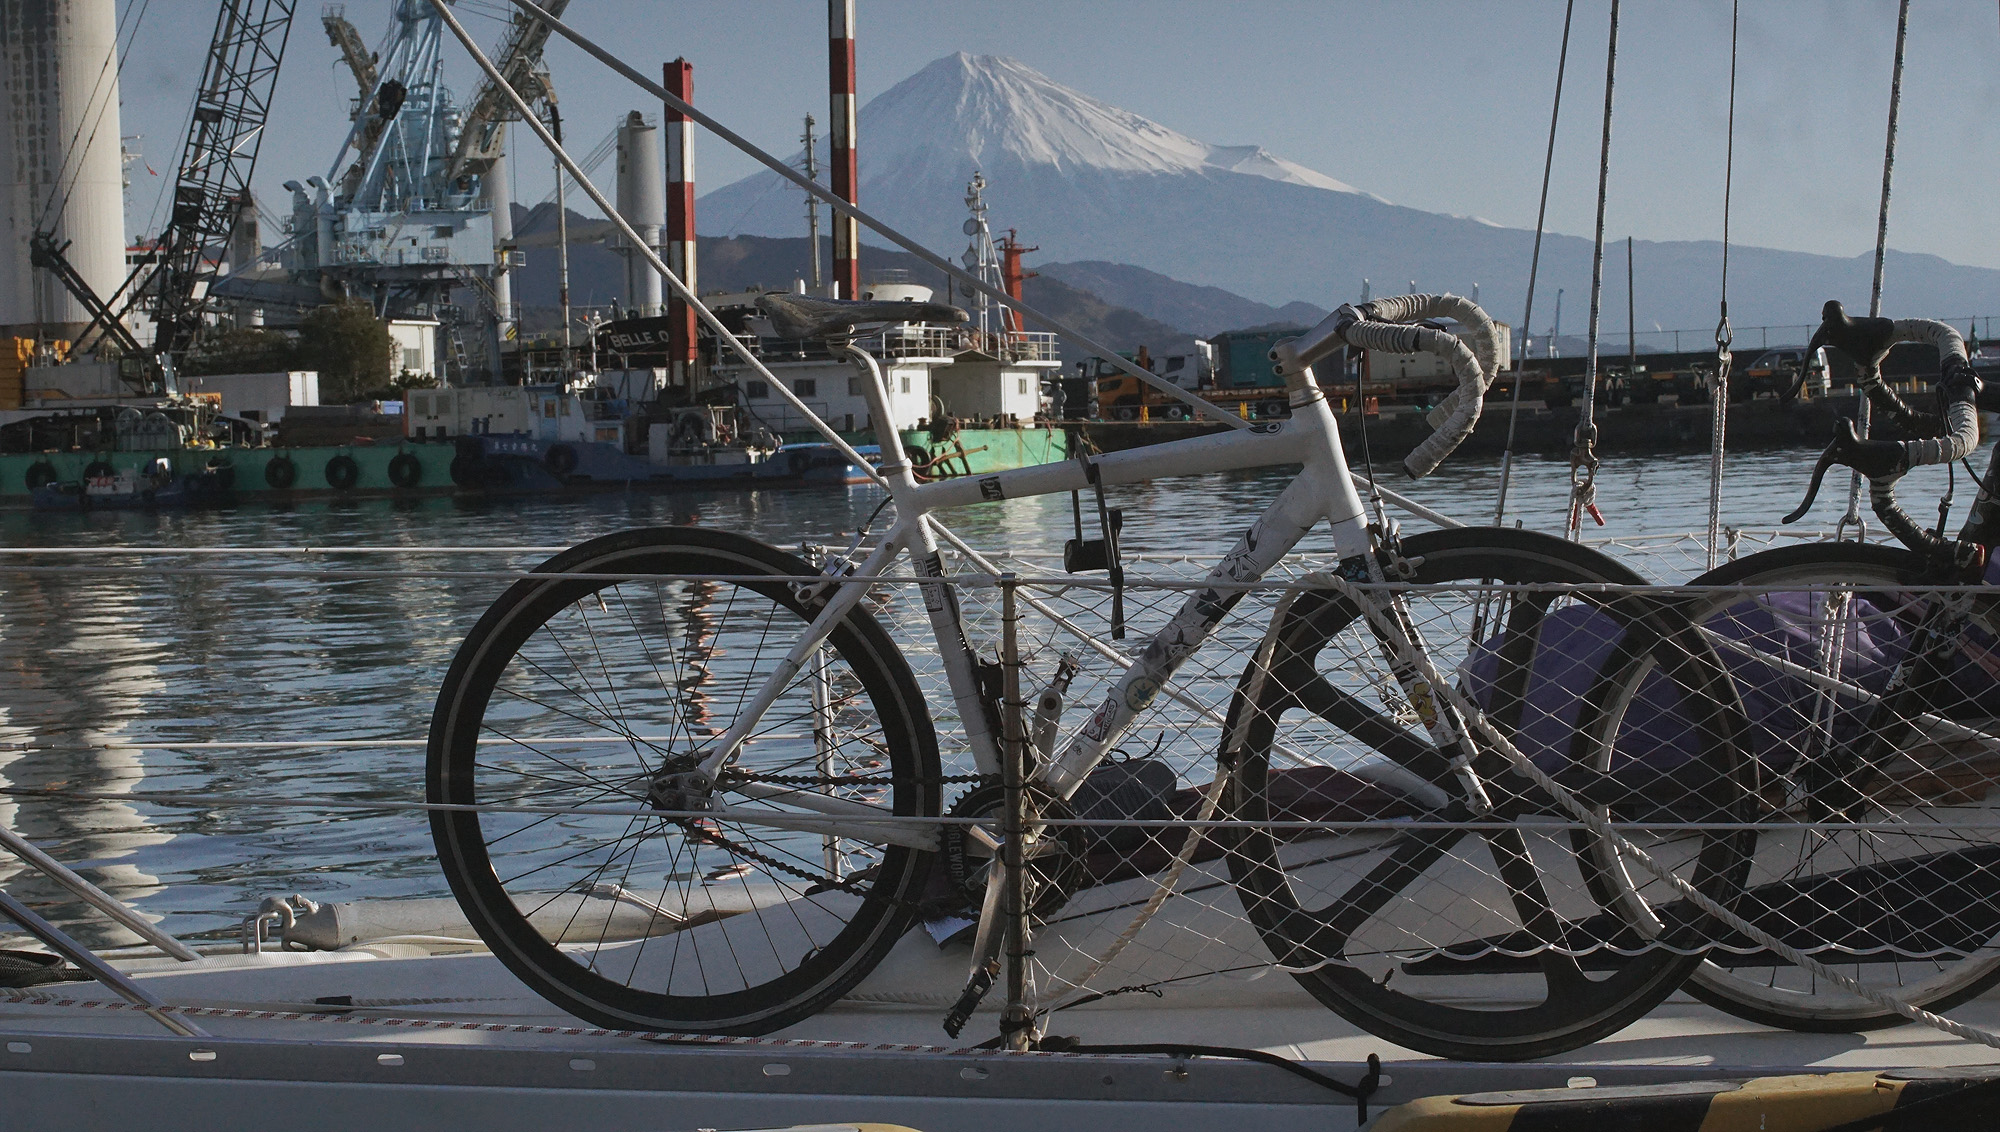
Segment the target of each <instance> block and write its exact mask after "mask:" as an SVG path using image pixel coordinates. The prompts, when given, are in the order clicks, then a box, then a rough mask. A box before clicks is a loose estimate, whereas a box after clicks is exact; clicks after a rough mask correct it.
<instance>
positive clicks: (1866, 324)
mask: <svg viewBox="0 0 2000 1132" xmlns="http://www.w3.org/2000/svg"><path fill="white" fill-rule="evenodd" d="M1819 320H1820V321H1819V329H1818V330H1816V331H1814V332H1813V336H1812V341H1811V342H1809V343H1807V344H1806V357H1812V354H1813V351H1814V350H1817V349H1819V348H1820V347H1821V346H1832V347H1834V348H1835V349H1837V350H1839V351H1840V352H1842V353H1844V354H1846V355H1847V356H1848V357H1850V358H1853V359H1854V360H1855V362H1856V363H1857V364H1859V365H1860V366H1861V368H1862V369H1864V370H1866V369H1874V368H1876V367H1877V366H1879V365H1881V364H1882V359H1883V358H1885V357H1888V356H1889V347H1890V346H1893V345H1895V343H1896V323H1895V321H1894V320H1892V319H1887V318H1850V317H1848V314H1847V311H1846V309H1845V308H1843V307H1842V306H1841V305H1840V300H1838V299H1828V300H1827V301H1826V306H1824V307H1822V308H1821V309H1820V312H1819Z"/></svg>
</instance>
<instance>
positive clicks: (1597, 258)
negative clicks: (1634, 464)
mask: <svg viewBox="0 0 2000 1132" xmlns="http://www.w3.org/2000/svg"><path fill="white" fill-rule="evenodd" d="M1618 3H1619V0H1611V32H1610V35H1609V37H1608V38H1607V40H1606V42H1605V47H1604V136H1603V140H1602V141H1601V142H1600V143H1599V145H1598V151H1597V235H1596V239H1595V242H1594V243H1593V244H1592V247H1591V253H1590V351H1589V357H1588V360H1587V361H1585V363H1584V382H1583V412H1582V415H1581V416H1580V417H1579V418H1578V420H1577V422H1576V442H1575V446H1574V447H1573V448H1572V449H1571V450H1570V457H1569V516H1568V521H1567V523H1566V524H1565V526H1564V530H1565V533H1566V534H1567V535H1568V537H1570V538H1572V539H1574V538H1576V537H1578V536H1579V535H1580V534H1581V533H1582V530H1581V528H1582V525H1583V516H1584V514H1585V513H1588V514H1589V515H1590V517H1591V518H1592V519H1595V520H1596V521H1597V525H1598V526H1600V527H1601V526H1603V525H1604V516H1603V515H1602V514H1601V513H1599V512H1598V510H1597V465H1598V459H1597V331H1598V322H1599V319H1600V318H1601V317H1602V315H1603V313H1604V312H1603V305H1604V201H1605V196H1606V193H1607V190H1608V189H1609V187H1610V182H1611V103H1612V95H1613V94H1614V92H1615V90H1616V86H1617V79H1618Z"/></svg>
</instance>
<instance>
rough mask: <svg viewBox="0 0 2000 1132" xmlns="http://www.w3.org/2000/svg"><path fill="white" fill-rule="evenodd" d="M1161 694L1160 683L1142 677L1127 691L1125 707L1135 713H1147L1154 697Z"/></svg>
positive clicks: (1133, 682)
mask: <svg viewBox="0 0 2000 1132" xmlns="http://www.w3.org/2000/svg"><path fill="white" fill-rule="evenodd" d="M1159 694H1160V682H1159V681H1158V680H1154V679H1152V678H1151V677H1148V676H1141V677H1139V678H1138V679H1137V680H1134V681H1132V683H1131V684H1130V685H1129V686H1128V687H1127V688H1126V689H1125V706H1126V707H1128V708H1130V709H1132V710H1133V711H1145V710H1146V705H1147V704H1150V703H1152V702H1153V697H1155V696H1157V695H1159Z"/></svg>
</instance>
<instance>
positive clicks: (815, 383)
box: [792, 377, 819, 397]
mask: <svg viewBox="0 0 2000 1132" xmlns="http://www.w3.org/2000/svg"><path fill="white" fill-rule="evenodd" d="M792 392H794V393H796V394H798V395H799V396H801V397H817V396H819V379H817V378H812V377H801V378H799V379H797V380H795V381H793V382H792Z"/></svg>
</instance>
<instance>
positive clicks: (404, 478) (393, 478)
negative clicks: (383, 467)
mask: <svg viewBox="0 0 2000 1132" xmlns="http://www.w3.org/2000/svg"><path fill="white" fill-rule="evenodd" d="M389 482H390V483H392V484H395V485H396V486H397V487H415V486H417V485H418V484H420V483H422V482H424V462H423V461H422V460H419V459H417V457H416V456H415V454H413V453H409V452H398V453H396V458H395V459H393V460H391V461H389Z"/></svg>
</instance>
